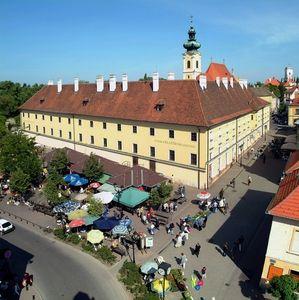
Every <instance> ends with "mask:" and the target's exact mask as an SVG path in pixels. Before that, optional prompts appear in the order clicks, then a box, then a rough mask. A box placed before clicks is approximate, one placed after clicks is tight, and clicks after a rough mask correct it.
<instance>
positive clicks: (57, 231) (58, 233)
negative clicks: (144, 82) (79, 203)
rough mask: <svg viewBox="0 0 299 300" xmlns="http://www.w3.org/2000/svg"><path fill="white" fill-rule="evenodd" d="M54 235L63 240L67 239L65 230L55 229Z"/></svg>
mask: <svg viewBox="0 0 299 300" xmlns="http://www.w3.org/2000/svg"><path fill="white" fill-rule="evenodd" d="M54 235H55V236H57V237H58V238H59V239H61V240H65V239H66V234H65V233H64V230H63V228H55V229H54Z"/></svg>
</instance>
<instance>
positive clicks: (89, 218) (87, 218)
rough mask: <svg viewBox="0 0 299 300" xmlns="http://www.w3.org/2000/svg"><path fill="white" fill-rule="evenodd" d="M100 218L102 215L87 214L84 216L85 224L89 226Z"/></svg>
mask: <svg viewBox="0 0 299 300" xmlns="http://www.w3.org/2000/svg"><path fill="white" fill-rule="evenodd" d="M99 218H100V216H91V215H87V216H85V217H83V218H82V219H83V221H84V222H85V225H86V226H88V225H92V224H93V222H94V221H95V220H97V219H99Z"/></svg>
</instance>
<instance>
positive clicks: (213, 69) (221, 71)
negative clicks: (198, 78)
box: [206, 62, 233, 81]
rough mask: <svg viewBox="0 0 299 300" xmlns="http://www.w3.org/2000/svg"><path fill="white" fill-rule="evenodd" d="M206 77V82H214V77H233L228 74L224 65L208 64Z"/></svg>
mask: <svg viewBox="0 0 299 300" xmlns="http://www.w3.org/2000/svg"><path fill="white" fill-rule="evenodd" d="M206 76H207V80H208V81H215V80H216V77H220V78H222V77H228V78H229V77H232V76H233V75H232V74H231V73H230V71H229V70H228V69H227V67H226V65H225V64H219V63H214V62H213V63H210V65H209V67H208V69H207V71H206Z"/></svg>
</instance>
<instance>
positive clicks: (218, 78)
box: [216, 76, 220, 86]
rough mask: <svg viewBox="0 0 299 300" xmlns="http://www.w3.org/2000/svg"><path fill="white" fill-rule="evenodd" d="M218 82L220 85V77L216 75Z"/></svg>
mask: <svg viewBox="0 0 299 300" xmlns="http://www.w3.org/2000/svg"><path fill="white" fill-rule="evenodd" d="M216 83H217V85H218V86H220V77H219V76H217V77H216Z"/></svg>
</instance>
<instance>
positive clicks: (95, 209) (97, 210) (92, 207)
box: [88, 198, 104, 216]
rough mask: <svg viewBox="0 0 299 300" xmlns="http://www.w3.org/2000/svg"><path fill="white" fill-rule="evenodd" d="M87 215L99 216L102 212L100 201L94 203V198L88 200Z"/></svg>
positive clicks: (102, 206) (102, 207)
mask: <svg viewBox="0 0 299 300" xmlns="http://www.w3.org/2000/svg"><path fill="white" fill-rule="evenodd" d="M88 203H89V206H88V213H89V214H90V215H92V216H101V215H102V214H103V211H104V205H103V203H102V202H100V201H96V200H95V199H94V198H90V199H89V200H88Z"/></svg>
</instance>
